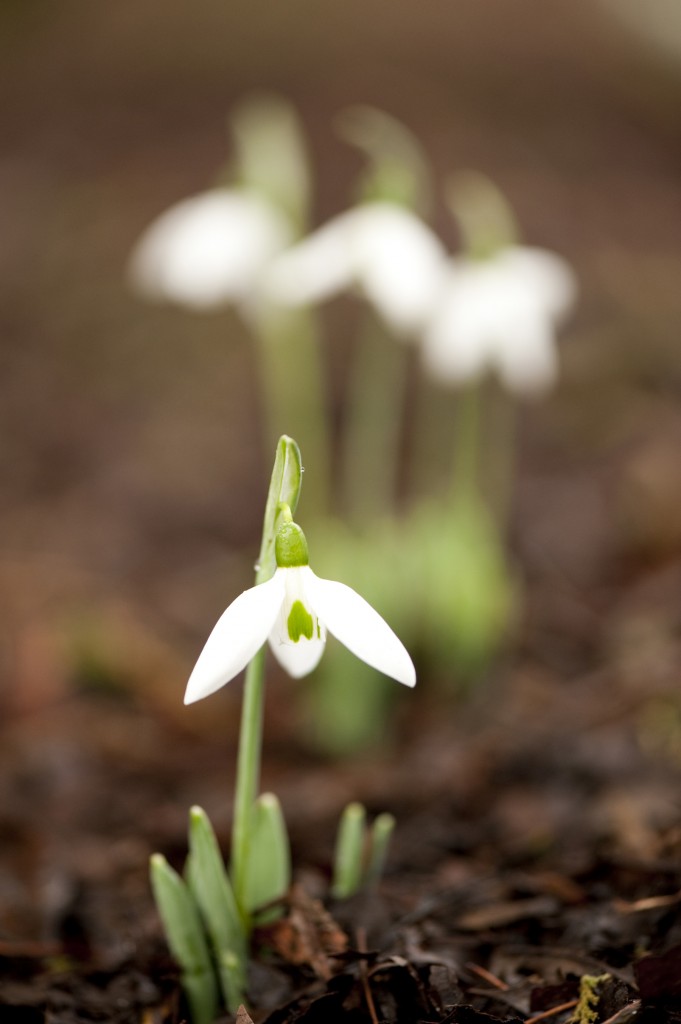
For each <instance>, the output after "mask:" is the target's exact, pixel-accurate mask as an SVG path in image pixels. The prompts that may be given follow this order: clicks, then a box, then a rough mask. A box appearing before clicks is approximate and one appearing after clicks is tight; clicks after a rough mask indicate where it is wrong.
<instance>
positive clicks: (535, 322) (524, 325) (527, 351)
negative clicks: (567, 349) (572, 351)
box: [497, 315, 558, 395]
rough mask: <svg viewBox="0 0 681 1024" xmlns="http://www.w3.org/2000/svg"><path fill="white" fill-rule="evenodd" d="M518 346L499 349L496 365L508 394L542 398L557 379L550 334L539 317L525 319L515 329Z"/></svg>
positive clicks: (554, 348)
mask: <svg viewBox="0 0 681 1024" xmlns="http://www.w3.org/2000/svg"><path fill="white" fill-rule="evenodd" d="M516 330H517V334H518V342H519V343H518V345H517V346H516V347H515V348H513V347H512V346H511V345H506V346H499V351H498V353H497V361H498V364H499V372H500V374H501V377H502V380H503V381H504V383H505V384H506V386H507V387H508V388H509V390H510V391H515V392H518V393H522V394H536V395H539V394H543V393H545V392H547V391H549V390H550V388H551V387H553V385H554V384H555V383H556V380H557V378H558V352H557V345H556V341H555V338H554V335H553V330H552V329H551V327H550V325H549V324H547V322H546V318H545V317H542V316H537V315H535V316H533V317H531V318H530V317H528V318H526V319H524V320H523V321H521V322H520V324H519V325H517V327H516Z"/></svg>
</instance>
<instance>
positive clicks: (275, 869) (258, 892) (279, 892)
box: [244, 793, 291, 924]
mask: <svg viewBox="0 0 681 1024" xmlns="http://www.w3.org/2000/svg"><path fill="white" fill-rule="evenodd" d="M290 884H291V851H290V846H289V839H288V832H287V830H286V823H285V821H284V815H283V814H282V810H281V805H280V804H279V801H278V800H277V798H276V796H275V795H274V794H273V793H263V794H262V796H260V797H258V799H257V800H256V801H255V804H254V805H253V816H252V824H251V833H250V841H249V856H248V863H247V865H246V871H245V878H244V905H245V906H246V909H247V910H249V911H252V912H256V911H258V910H260V909H261V908H263V907H267V905H268V904H271V903H274V902H275V901H276V900H281V899H283V897H284V896H285V895H286V893H287V891H288V888H289V886H290ZM278 914H279V911H278V909H277V908H275V909H274V913H273V914H272V913H271V912H268V913H266V914H265V916H263V915H262V914H259V915H258V922H259V923H260V924H262V923H265V921H270V920H272V917H273V916H274V917H276V916H278Z"/></svg>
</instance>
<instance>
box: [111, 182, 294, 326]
mask: <svg viewBox="0 0 681 1024" xmlns="http://www.w3.org/2000/svg"><path fill="white" fill-rule="evenodd" d="M292 240H293V230H292V227H291V225H290V224H289V223H288V221H287V219H286V217H285V216H284V215H283V214H282V213H280V212H279V210H278V209H277V208H276V207H275V206H274V205H273V204H271V203H269V202H267V201H266V200H265V199H261V198H260V197H259V196H257V195H256V194H255V193H251V192H247V191H238V190H236V189H228V188H216V189H211V190H210V191H208V192H202V193H200V194H199V195H196V196H191V197H190V198H188V199H184V200H182V202H179V203H177V204H175V205H174V206H171V207H170V208H169V209H168V210H166V211H165V213H162V214H161V215H160V216H159V217H158V218H157V219H156V220H155V221H153V222H152V223H151V224H150V225H149V227H148V228H147V229H146V231H145V232H144V233H143V234H142V237H141V238H140V239H139V241H138V242H137V245H136V246H135V248H134V250H133V253H132V256H131V258H130V265H129V274H130V280H131V282H132V284H133V286H134V287H135V288H136V289H137V290H138V291H139V292H141V293H142V294H143V295H144V296H146V297H147V298H151V299H156V300H162V301H170V302H175V303H178V304H179V305H182V306H188V307H190V308H191V309H195V310H208V309H212V308H215V307H217V306H221V305H225V304H228V303H230V302H234V303H237V304H248V303H249V302H250V301H251V300H252V299H253V298H254V296H256V294H257V292H258V288H259V284H260V281H261V278H262V275H263V272H264V270H265V268H266V267H267V266H268V265H269V263H270V261H271V260H272V259H273V258H274V257H275V256H276V255H277V254H278V253H280V252H282V250H284V249H285V248H286V247H287V246H288V245H290V244H291V242H292Z"/></svg>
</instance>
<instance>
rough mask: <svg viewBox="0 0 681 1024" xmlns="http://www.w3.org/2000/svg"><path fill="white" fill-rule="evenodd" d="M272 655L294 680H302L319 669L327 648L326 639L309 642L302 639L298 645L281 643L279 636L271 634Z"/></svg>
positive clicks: (315, 638) (314, 639) (315, 639)
mask: <svg viewBox="0 0 681 1024" xmlns="http://www.w3.org/2000/svg"><path fill="white" fill-rule="evenodd" d="M269 641H270V647H271V648H272V653H273V654H274V656H275V658H276V659H277V661H278V662H279V664H280V665H281V667H282V668H283V669H284V670H285V671H286V672H288V674H289V675H290V676H293V678H294V679H301V678H302V677H303V676H306V675H308V673H310V672H312V670H313V669H315V668H316V667H317V665H318V664H319V661H320V659H321V656H322V654H323V653H324V647H325V646H326V641H325V639H322V638H321V637H320V638H317V637H314V638H313V639H312V640H307V639H305V637H301V639H300V640H299V641H298V643H296V644H294V643H288V644H286V643H281V641H280V639H279V637H278V636H275V635H274V634H270V638H269Z"/></svg>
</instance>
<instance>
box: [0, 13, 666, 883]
mask: <svg viewBox="0 0 681 1024" xmlns="http://www.w3.org/2000/svg"><path fill="white" fill-rule="evenodd" d="M614 7H615V5H614V4H610V5H607V4H603V5H601V4H598V3H596V2H595V0H554V2H551V3H547V2H546V0H513V2H511V0H485V2H484V3H481V2H480V0H418V2H417V0H374V2H373V3H367V2H366V0H362V2H360V0H343V2H331V0H330V2H326V3H324V2H323V0H267V2H263V0H202V2H199V3H189V2H185V3H181V2H177V0H163V2H160V0H117V2H115V3H113V2H112V3H92V2H86V0H61V2H60V3H54V2H52V0H4V3H3V4H2V6H1V7H0V48H1V53H2V72H1V78H0V80H1V95H2V130H1V133H0V137H1V140H2V142H1V150H2V151H1V154H0V318H1V320H0V322H1V324H2V329H1V331H0V359H1V366H2V371H1V373H0V394H1V401H0V474H1V477H2V491H1V493H0V602H1V612H0V639H1V640H2V662H1V670H2V677H1V679H0V710H1V712H2V724H0V734H3V733H4V749H5V758H6V761H7V763H10V761H11V759H12V758H13V757H14V758H15V759H18V760H19V762H20V763H21V765H22V769H21V770H22V772H23V775H21V779H23V780H24V782H25V780H26V779H27V778H28V779H31V778H33V777H34V776H33V774H32V772H33V771H34V769H35V772H36V773H37V775H36V777H40V778H41V779H42V778H43V774H44V772H45V771H46V770H49V771H52V770H53V769H54V771H53V779H52V782H51V783H50V785H51V786H53V787H54V789H52V790H48V791H47V792H48V795H49V794H50V793H51V794H52V795H53V796H54V795H55V794H56V795H57V796H59V797H60V799H61V798H62V797H63V796H64V793H66V794H67V795H68V794H69V793H71V797H73V794H74V792H75V789H74V788H73V787H74V786H75V783H74V779H75V778H76V776H78V774H79V773H82V771H86V772H87V771H90V772H92V771H93V769H92V764H93V762H91V761H90V760H88V757H89V755H86V754H84V753H83V750H84V749H85V748H86V747H87V744H88V743H90V742H94V740H93V739H92V735H93V734H92V732H91V729H92V720H91V719H90V717H87V716H86V717H85V718H83V717H79V716H82V712H81V711H78V710H77V709H76V710H74V708H73V705H72V704H71V703H70V701H71V700H72V697H73V694H74V693H76V692H77V691H79V690H85V691H88V690H92V689H99V690H102V691H104V692H105V693H106V692H109V691H110V692H112V693H114V694H116V693H117V694H119V695H120V693H124V694H125V695H126V699H127V700H129V701H130V702H131V704H132V705H133V706H137V707H142V708H145V709H146V711H147V712H148V713H149V715H150V717H146V718H142V717H138V716H137V715H136V714H134V713H132V712H131V713H130V714H129V716H128V717H125V718H124V720H123V721H122V722H120V721H118V719H116V718H115V716H113V715H112V716H110V717H108V718H106V728H107V730H108V732H107V739H106V743H105V744H104V749H105V761H106V758H110V760H111V762H113V761H115V760H116V759H117V758H120V757H122V756H123V752H124V751H125V756H131V757H132V759H133V765H134V767H133V769H131V772H132V774H131V777H130V778H131V779H132V780H133V782H134V778H135V771H137V770H140V771H141V767H140V766H141V765H144V764H145V763H146V760H145V759H150V760H154V758H156V757H157V758H158V759H159V761H160V762H161V764H160V765H156V764H155V766H156V767H157V768H158V770H159V771H160V772H162V771H163V768H164V766H167V762H165V761H164V758H165V757H166V756H168V757H170V754H169V752H168V751H166V750H165V748H163V746H162V741H161V739H160V734H159V732H158V731H157V730H158V729H159V728H160V726H159V725H158V723H159V722H160V723H166V724H167V723H168V722H171V723H172V728H173V729H176V730H180V733H182V732H183V730H186V732H187V733H188V734H190V733H198V734H203V733H206V732H212V733H213V735H214V736H216V737H219V736H220V735H221V732H223V731H225V730H227V731H229V729H230V728H233V727H232V726H230V725H229V724H228V723H227V721H226V718H227V716H225V717H224V718H223V717H221V714H220V713H218V712H216V710H215V709H216V708H222V709H223V711H224V710H225V709H226V708H227V706H230V707H231V708H232V709H233V710H234V711H235V710H236V707H237V704H236V703H235V701H236V700H237V699H238V693H236V692H235V694H234V696H233V695H232V694H231V693H230V694H226V693H223V694H220V695H219V696H217V697H216V698H214V701H215V702H217V703H214V704H213V705H212V706H211V708H208V709H204V708H203V706H201V707H199V708H197V709H192V711H191V712H186V711H184V710H183V709H182V707H181V697H182V692H183V688H184V683H185V679H186V673H187V670H188V668H189V667H190V665H191V662H192V660H193V658H194V657H195V655H196V651H197V649H198V648H199V646H200V643H201V641H202V639H203V637H204V636H205V634H206V630H207V627H208V626H209V624H210V623H212V622H213V621H214V619H215V616H216V614H217V613H218V612H219V611H221V610H222V608H223V607H224V605H225V603H226V601H227V599H228V598H229V597H230V596H231V595H232V594H234V593H235V592H236V591H237V590H238V589H241V588H242V587H243V586H245V585H247V582H248V579H249V578H250V577H249V572H250V570H249V566H250V565H251V563H252V560H253V557H254V553H255V549H256V547H257V543H258V536H259V530H260V522H261V507H262V500H263V496H264V493H265V488H266V482H267V481H266V478H267V474H268V472H269V464H270V453H269V452H266V451H264V445H263V437H262V432H261V429H260V426H259V417H258V395H257V387H256V375H255V373H254V365H253V360H254V356H253V353H252V351H251V349H250V347H249V343H248V338H247V335H246V333H245V331H244V328H243V326H242V325H241V324H240V322H239V321H238V320H237V319H236V317H235V316H234V315H233V314H231V313H230V312H225V313H223V314H216V315H205V316H191V315H189V314H186V313H183V312H180V311H177V310H174V309H164V308H152V307H148V306H146V305H144V304H143V303H142V302H140V301H139V300H138V299H137V298H135V297H134V296H133V295H131V294H130V292H129V290H128V288H127V285H126V281H125V265H126V260H127V257H128V254H129V251H130V248H131V246H132V244H133V243H134V241H135V240H136V238H137V237H138V235H139V233H140V231H141V230H142V229H143V228H144V227H145V226H146V224H147V223H148V222H149V221H150V220H151V219H152V218H153V217H154V216H156V215H157V214H158V213H160V212H161V211H162V210H163V209H164V208H165V207H166V206H168V205H170V204H171V203H173V202H175V201H177V200H179V199H181V198H182V197H184V196H185V195H189V194H191V193H193V192H196V191H200V190H201V189H203V188H204V187H206V186H207V185H208V184H209V183H210V182H211V181H212V180H213V178H214V176H215V174H216V172H217V171H218V170H219V168H220V167H221V165H222V164H223V162H224V160H225V157H226V156H227V155H228V150H227V130H226V117H227V113H228V111H229V109H230V106H231V105H232V104H233V103H234V102H236V101H237V100H239V99H240V98H241V97H242V96H244V95H245V94H246V93H248V92H251V91H253V90H261V89H268V90H276V91H279V92H281V93H282V94H283V95H285V96H286V97H288V98H289V99H290V100H292V101H293V102H294V103H295V104H296V106H297V108H298V110H299V112H300V114H301V117H302V119H303V122H304V124H305V126H306V128H307V130H308V132H309V137H310V144H311V151H312V156H313V160H314V164H315V167H316V169H317V198H316V214H317V219H318V221H320V222H321V220H323V219H324V218H325V217H327V216H329V215H331V214H332V213H334V212H337V211H339V210H341V209H343V208H344V207H345V206H346V204H347V203H348V201H349V199H350V197H351V196H352V189H353V185H354V181H355V176H356V173H357V171H358V169H359V167H360V161H359V158H358V157H357V155H356V154H355V153H354V152H353V151H351V150H350V149H349V148H348V147H346V146H344V145H343V144H342V143H341V142H340V141H339V140H338V138H337V137H336V135H335V134H334V129H333V123H332V122H333V118H334V116H335V115H336V114H337V112H338V111H339V110H341V109H342V108H344V107H345V106H347V105H349V104H352V103H356V102H361V103H371V104H374V105H376V106H378V107H381V108H383V109H385V110H386V111H388V112H390V113H392V114H393V115H395V116H396V117H398V118H400V119H402V120H403V121H404V122H405V123H406V124H408V125H409V127H410V128H411V129H412V130H413V131H414V132H415V133H416V134H417V135H418V136H419V137H420V139H421V140H422V141H423V143H424V144H425V146H426V148H427V150H428V152H429V154H430V155H431V158H432V160H433V164H434V172H435V174H436V176H437V177H438V178H439V179H442V178H443V177H444V175H445V174H446V173H447V172H448V171H449V170H453V169H460V168H468V167H473V168H476V169H479V170H481V171H484V172H486V173H488V174H489V175H491V176H492V177H493V178H494V179H495V180H496V181H497V183H498V184H499V185H500V186H501V188H502V189H503V190H504V192H505V193H506V194H507V196H508V198H509V199H510V201H511V203H512V205H513V206H514V208H515V210H516V212H517V215H518V219H519V222H520V224H521V225H522V227H523V230H524V234H525V239H526V241H528V242H529V243H530V244H535V245H542V246H546V247H548V248H552V249H555V250H556V251H557V252H559V253H561V254H562V255H564V256H566V257H567V258H568V259H569V260H570V261H571V262H572V263H573V264H574V266H575V267H576V269H577V272H578V274H579V278H580V287H581V298H580V303H579V309H578V313H577V315H576V316H575V317H574V318H573V320H572V322H571V325H570V327H569V329H568V330H567V331H566V332H565V335H564V338H563V341H562V355H563V367H564V376H563V380H562V383H561V386H560V388H559V391H558V393H557V394H556V395H555V396H552V397H551V398H550V399H549V400H547V401H546V402H543V403H541V404H540V405H536V406H534V407H532V408H528V409H526V410H524V411H523V456H522V461H521V478H520V483H519V490H518V494H517V508H516V519H517V527H516V534H517V539H516V544H517V548H518V554H519V557H521V558H522V564H523V566H524V571H525V572H526V574H527V577H528V589H529V595H530V600H529V623H530V625H529V627H528V630H530V631H531V630H534V634H533V635H534V636H537V635H539V636H544V637H547V636H548V637H549V640H550V642H549V643H547V644H546V645H545V646H544V647H543V648H542V658H543V659H544V665H548V666H549V668H551V669H558V670H559V672H560V671H564V672H566V673H567V674H569V673H570V672H586V671H591V670H595V669H598V668H600V667H601V666H602V665H603V664H604V663H607V664H615V665H617V666H621V665H622V664H624V665H625V667H626V672H628V673H629V676H628V677H627V678H633V675H635V676H636V680H637V685H639V684H640V681H642V680H644V681H645V682H646V684H648V683H650V681H651V680H657V681H658V682H659V686H660V687H661V688H662V690H663V691H665V692H666V688H668V689H669V690H670V691H671V688H672V685H673V681H674V679H675V678H676V676H677V671H678V667H679V664H680V663H681V662H680V659H679V645H680V644H681V612H679V601H678V599H679V595H680V594H681V561H680V559H681V517H679V512H678V509H679V503H680V502H681V462H680V460H679V450H680V447H679V443H680V441H681V410H680V408H679V391H680V388H681V360H680V359H679V333H678V332H679V322H680V317H681V287H680V286H679V282H680V281H681V178H680V171H681V131H680V129H681V104H680V100H681V61H679V60H677V55H676V43H675V39H677V38H678V37H679V36H681V28H680V26H679V24H675V23H674V22H673V21H668V22H667V23H666V31H665V32H664V33H663V36H664V40H665V43H666V46H665V48H664V49H663V48H661V47H660V46H659V45H658V41H656V39H655V38H654V37H653V36H654V34H653V35H649V34H648V35H643V34H641V33H639V32H638V31H637V30H636V27H635V23H634V22H631V21H629V22H627V20H626V19H625V20H620V19H616V17H615V15H614V13H613V10H614ZM645 7H646V10H647V11H651V12H652V11H653V9H654V8H655V7H656V5H655V4H652V3H649V4H646V5H645ZM620 10H621V11H625V13H626V11H629V7H626V8H625V7H624V6H621V8H620ZM633 10H634V16H635V8H634V9H633ZM437 222H438V226H439V227H440V228H441V230H442V232H443V235H444V236H445V237H446V239H447V241H448V243H449V244H450V245H452V246H454V245H455V243H456V237H455V234H454V229H453V227H452V226H451V224H450V222H449V220H448V218H447V216H446V213H445V211H444V209H443V208H441V209H439V211H438V213H437ZM331 345H332V346H333V345H342V338H339V337H337V336H334V334H333V332H331ZM334 351H336V350H334V349H333V348H332V350H331V352H330V359H331V360H332V361H333V359H334V358H336V359H338V356H337V355H336V356H334ZM530 647H531V644H530ZM540 660H541V659H540ZM626 672H625V675H626ZM220 701H222V702H223V703H222V704H220V703H219V702H220ZM230 701H231V702H232V703H231V704H230V703H229V702H230ZM229 717H230V720H233V716H232V715H230V716H229ZM97 720H98V721H100V722H101V721H104V719H103V718H102V714H101V712H99V718H98V719H97ZM116 723H117V724H116ZM154 723H155V724H154ZM117 728H118V729H119V731H118V732H116V729H117ZM68 735H71V736H72V739H71V740H68V739H64V737H65V736H68ZM675 736H676V739H675V741H674V742H677V743H678V734H675ZM36 737H38V738H39V739H40V744H42V746H41V747H40V749H41V751H42V754H41V755H40V757H43V756H44V757H45V759H46V760H45V762H44V763H42V762H41V767H40V769H38V768H37V767H36V764H37V763H38V761H40V757H39V756H38V755H37V754H36V753H35V750H36V749H37V746H36V743H35V740H36ZM48 740H49V742H48ZM221 743H222V741H221V740H220V741H219V744H221ZM40 744H38V746H40ZM675 749H676V748H675ZM131 750H132V751H133V753H132V754H130V751H131ZM192 750H193V751H194V755H193V756H194V757H195V758H196V757H199V761H196V760H195V761H194V764H195V766H197V765H198V767H199V768H200V755H199V754H198V753H197V748H194V747H192ZM154 751H156V753H154ZM161 751H165V752H164V753H163V754H161ZM29 752H30V753H29ZM676 756H678V750H677V752H676V753H675V754H674V757H676ZM36 758H37V761H36V760H35V759H36ZM69 758H71V760H69ZM135 758H137V760H135ZM220 758H221V759H222V760H221V762H220V763H222V764H223V765H224V751H222V750H221V751H220ZM50 759H52V760H50ZM97 763H98V764H99V762H97ZM154 763H155V762H154ZM216 763H217V761H216ZM230 763H231V761H230ZM107 764H108V762H107ZM69 765H70V767H69ZM46 766H47V768H46ZM221 770H222V769H221ZM60 773H61V774H60ZM104 775H105V778H106V777H107V776H106V772H105V773H104ZM95 777H96V772H94V773H93V780H94V778H95ZM128 781H129V782H130V779H128ZM8 784H9V783H8ZM22 785H23V783H22ZM102 785H103V786H105V785H106V782H105V781H104V782H102ZM60 787H61V789H60ZM69 787H72V788H71V789H69ZM186 788H187V792H181V793H180V794H179V796H178V794H177V793H176V794H175V795H176V797H177V800H176V803H175V804H174V808H175V809H174V811H173V814H174V818H173V828H174V827H175V826H176V823H177V822H178V821H180V820H181V818H182V817H183V815H184V808H185V807H186V806H187V805H188V804H189V803H191V802H192V801H193V800H195V799H196V794H195V791H194V790H193V789H192V786H190V785H187V787H186ZM190 790H191V792H190ZM13 792H15V793H16V792H20V793H21V794H22V799H28V797H26V796H25V793H26V792H28V793H29V794H30V792H31V790H30V786H29V788H28V790H26V791H25V790H24V789H22V788H21V786H19V789H18V790H17V789H16V788H15V790H13ZM102 792H103V791H102ZM34 795H35V794H34ZM308 796H309V797H310V799H312V797H311V796H310V795H309V794H308ZM71 797H69V799H71ZM100 797H101V793H100ZM203 797H204V800H206V801H207V803H208V804H209V805H210V802H211V801H210V794H208V795H206V794H205V793H204V794H203ZM7 799H9V797H8V798H7ZM31 799H33V798H31ZM221 799H222V791H220V795H218V792H217V789H216V791H215V797H214V801H213V802H214V804H215V805H216V806H217V805H218V804H219V801H220V800H221ZM66 804H68V800H67V801H66V803H65V804H64V803H62V805H61V806H62V812H61V813H65V812H63V807H64V806H66ZM89 807H90V804H88V805H87V808H89ZM87 808H86V810H82V809H81V811H79V812H78V814H80V815H81V818H82V820H83V821H85V820H86V818H87V814H88V813H89V810H87ZM209 809H211V808H210V806H209ZM74 813H76V812H74ZM126 813H129V812H126ZM17 814H18V812H17ZM8 820H13V819H11V815H10V818H9V819H8ZM60 820H61V819H60ZM79 820H80V819H79ZM131 820H132V819H131V817H126V815H123V816H122V817H121V819H120V820H119V822H118V825H117V826H115V827H118V828H120V829H121V831H122V832H129V831H130V830H131V825H130V821H131ZM61 823H62V824H63V821H62V822H61ZM115 827H114V826H113V825H112V824H111V821H108V824H107V825H106V827H104V826H102V834H103V835H106V834H107V829H108V830H109V834H110V832H111V829H112V828H114V831H115ZM155 828H156V831H157V832H159V833H160V832H162V831H163V826H162V824H161V823H160V821H159V820H157V821H156V823H155ZM168 831H170V826H168ZM91 852H92V851H90V853H91ZM144 855H145V851H144V850H142V851H141V852H140V851H139V850H138V849H133V851H132V853H131V854H130V862H131V863H135V864H139V863H142V862H143V860H144Z"/></svg>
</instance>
